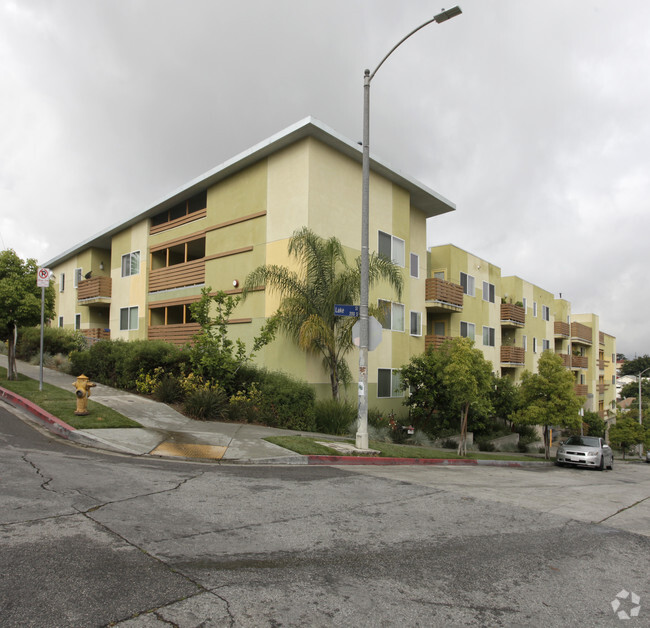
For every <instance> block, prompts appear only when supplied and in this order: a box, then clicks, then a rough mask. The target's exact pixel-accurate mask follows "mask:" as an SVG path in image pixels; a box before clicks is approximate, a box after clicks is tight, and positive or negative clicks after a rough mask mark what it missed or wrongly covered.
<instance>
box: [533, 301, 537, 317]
mask: <svg viewBox="0 0 650 628" xmlns="http://www.w3.org/2000/svg"><path fill="white" fill-rule="evenodd" d="M533 316H537V301H533Z"/></svg>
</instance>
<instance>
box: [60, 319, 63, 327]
mask: <svg viewBox="0 0 650 628" xmlns="http://www.w3.org/2000/svg"><path fill="white" fill-rule="evenodd" d="M59 327H63V316H59Z"/></svg>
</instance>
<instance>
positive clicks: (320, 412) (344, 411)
mask: <svg viewBox="0 0 650 628" xmlns="http://www.w3.org/2000/svg"><path fill="white" fill-rule="evenodd" d="M314 414H315V419H316V431H317V432H321V433H323V434H336V435H340V434H346V433H347V431H348V426H349V425H350V423H352V422H353V421H354V420H355V418H356V416H357V408H356V407H355V406H354V405H352V404H351V403H350V402H349V401H337V400H336V399H322V400H319V401H317V402H316V403H315V404H314Z"/></svg>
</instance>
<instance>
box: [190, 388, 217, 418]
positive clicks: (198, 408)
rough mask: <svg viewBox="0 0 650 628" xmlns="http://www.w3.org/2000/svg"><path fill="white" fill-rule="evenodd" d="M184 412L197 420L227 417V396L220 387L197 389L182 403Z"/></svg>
mask: <svg viewBox="0 0 650 628" xmlns="http://www.w3.org/2000/svg"><path fill="white" fill-rule="evenodd" d="M183 408H184V411H185V414H187V415H188V416H189V417H192V418H193V419H197V420H199V421H209V420H213V421H215V420H223V419H226V418H227V417H228V397H227V396H226V393H225V392H224V391H223V390H221V389H208V390H205V389H204V390H197V391H195V392H193V393H192V394H191V395H190V396H189V397H188V398H187V399H186V400H185V403H184V404H183Z"/></svg>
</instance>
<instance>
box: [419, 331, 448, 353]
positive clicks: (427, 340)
mask: <svg viewBox="0 0 650 628" xmlns="http://www.w3.org/2000/svg"><path fill="white" fill-rule="evenodd" d="M447 340H452V337H451V336H435V335H430V336H425V337H424V350H425V351H428V350H429V348H430V347H431V348H433V349H434V350H435V349H440V347H441V346H442V345H443V343H444V342H446V341H447Z"/></svg>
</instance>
